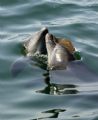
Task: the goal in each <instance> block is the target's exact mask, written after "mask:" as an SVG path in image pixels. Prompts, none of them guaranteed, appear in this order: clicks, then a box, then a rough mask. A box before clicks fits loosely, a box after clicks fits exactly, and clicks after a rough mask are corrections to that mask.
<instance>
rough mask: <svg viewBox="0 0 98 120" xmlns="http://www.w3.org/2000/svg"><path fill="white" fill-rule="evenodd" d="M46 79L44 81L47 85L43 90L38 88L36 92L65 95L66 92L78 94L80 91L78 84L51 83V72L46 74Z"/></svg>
mask: <svg viewBox="0 0 98 120" xmlns="http://www.w3.org/2000/svg"><path fill="white" fill-rule="evenodd" d="M44 76H45V79H44V82H45V84H46V85H47V86H46V87H45V88H43V89H42V90H38V91H36V92H39V93H44V94H51V95H64V94H77V93H78V92H79V91H78V90H77V89H76V87H77V86H76V85H73V84H56V83H51V81H50V80H51V79H50V76H49V72H47V73H46V74H44Z"/></svg>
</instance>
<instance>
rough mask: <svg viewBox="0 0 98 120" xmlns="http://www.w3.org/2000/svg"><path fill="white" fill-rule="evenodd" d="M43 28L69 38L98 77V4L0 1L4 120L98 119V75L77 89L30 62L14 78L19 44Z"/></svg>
mask: <svg viewBox="0 0 98 120" xmlns="http://www.w3.org/2000/svg"><path fill="white" fill-rule="evenodd" d="M44 26H46V27H48V28H49V31H50V32H51V33H53V34H54V35H56V36H59V37H67V38H70V39H71V40H72V42H73V44H74V46H75V47H76V48H77V49H78V50H79V51H80V52H81V55H82V57H83V63H85V64H86V65H87V66H88V67H89V69H90V70H92V74H93V73H97V75H98V0H80V1H79V0H0V120H39V119H43V120H46V119H47V120H60V119H61V120H98V81H97V77H96V80H94V81H93V79H92V82H91V81H90V82H89V80H88V81H87V83H86V84H85V82H84V83H83V82H82V84H78V85H77V80H75V81H74V79H72V78H70V76H69V75H67V76H64V74H63V73H61V72H60V73H59V74H58V77H56V75H55V74H53V75H54V76H53V75H52V74H51V76H50V78H49V76H48V75H47V74H45V73H46V71H45V70H42V69H41V68H39V67H37V66H36V65H30V64H27V65H26V67H25V68H24V70H23V71H22V72H21V73H20V74H18V76H16V77H14V78H13V77H12V75H11V70H10V69H11V66H12V64H13V63H14V62H15V61H16V60H17V59H19V58H20V57H22V56H23V55H22V53H21V45H20V43H21V42H22V41H23V40H24V39H25V38H27V37H28V36H29V35H31V34H32V33H34V32H36V31H38V30H40V29H41V28H42V27H44ZM81 72H82V74H84V73H83V72H85V70H84V71H81ZM85 74H86V73H85ZM89 75H90V74H88V73H87V76H89ZM82 77H83V79H84V76H82ZM82 77H81V78H82ZM57 78H59V80H61V81H63V82H62V83H63V84H62V83H60V81H59V83H58V82H56V79H57ZM70 79H71V81H73V84H70ZM66 80H67V81H69V82H67V84H66ZM64 83H65V84H64Z"/></svg>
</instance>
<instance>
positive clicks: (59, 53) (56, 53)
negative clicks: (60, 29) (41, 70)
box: [46, 33, 68, 70]
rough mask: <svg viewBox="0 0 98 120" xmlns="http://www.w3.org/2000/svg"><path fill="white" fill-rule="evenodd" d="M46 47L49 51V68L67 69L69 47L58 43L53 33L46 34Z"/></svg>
mask: <svg viewBox="0 0 98 120" xmlns="http://www.w3.org/2000/svg"><path fill="white" fill-rule="evenodd" d="M46 48H47V53H48V68H49V69H51V70H58V69H66V67H67V64H68V52H67V49H66V48H65V47H63V46H61V45H60V44H58V43H56V40H55V38H54V37H53V35H51V34H49V33H48V34H46Z"/></svg>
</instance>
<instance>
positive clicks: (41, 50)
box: [23, 27, 48, 56]
mask: <svg viewBox="0 0 98 120" xmlns="http://www.w3.org/2000/svg"><path fill="white" fill-rule="evenodd" d="M47 33H48V29H47V28H45V27H44V28H42V29H41V30H40V31H39V32H36V33H35V35H33V36H31V37H30V38H29V39H27V40H26V42H24V44H23V46H24V47H25V49H26V52H27V53H26V55H27V56H33V55H34V54H36V53H38V54H47V50H46V45H45V35H46V34H47Z"/></svg>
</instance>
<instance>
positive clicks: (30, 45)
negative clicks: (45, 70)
mask: <svg viewBox="0 0 98 120" xmlns="http://www.w3.org/2000/svg"><path fill="white" fill-rule="evenodd" d="M47 33H48V29H47V28H45V27H44V28H42V29H41V30H40V31H38V32H36V33H35V34H34V35H32V36H31V37H30V38H29V39H26V40H25V42H24V43H23V46H24V47H25V51H26V56H24V57H21V58H19V59H18V60H16V61H15V62H14V63H13V64H12V66H11V73H12V75H13V76H14V77H16V76H17V75H18V74H19V73H20V72H21V71H23V70H24V68H25V66H27V65H28V63H29V64H34V62H33V61H32V59H33V58H34V57H35V55H36V54H38V55H46V54H47V50H46V43H45V36H46V34H47ZM40 58H41V57H40ZM39 67H40V66H39ZM41 67H42V65H41Z"/></svg>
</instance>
